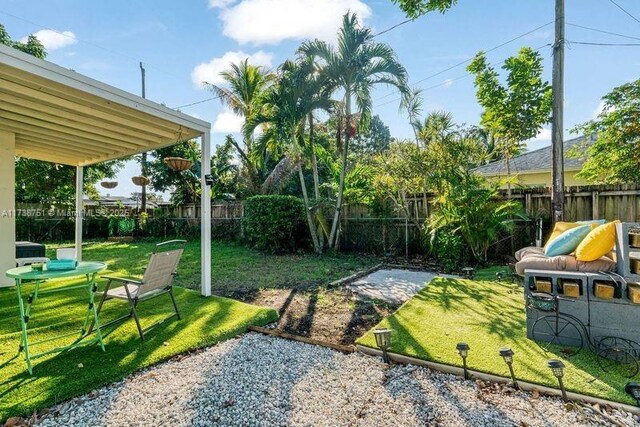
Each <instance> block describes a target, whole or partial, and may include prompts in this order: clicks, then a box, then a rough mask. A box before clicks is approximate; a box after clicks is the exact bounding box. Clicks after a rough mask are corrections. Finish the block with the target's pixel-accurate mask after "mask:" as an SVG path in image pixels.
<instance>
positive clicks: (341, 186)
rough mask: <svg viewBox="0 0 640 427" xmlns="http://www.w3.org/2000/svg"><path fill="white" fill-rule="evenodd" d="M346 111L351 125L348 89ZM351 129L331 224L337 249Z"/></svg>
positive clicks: (331, 238)
mask: <svg viewBox="0 0 640 427" xmlns="http://www.w3.org/2000/svg"><path fill="white" fill-rule="evenodd" d="M345 100H346V102H345V112H346V126H347V128H348V127H349V126H350V125H351V91H350V90H349V89H347V91H346V93H345ZM350 136H351V135H350V129H347V132H345V138H344V147H343V148H342V169H341V170H340V183H339V185H338V200H337V202H336V212H335V215H334V216H333V223H332V224H331V234H329V247H332V248H334V249H335V247H336V243H337V241H338V239H337V234H338V225H339V223H340V211H341V210H342V195H343V193H344V178H345V176H346V174H347V154H348V152H349V139H350Z"/></svg>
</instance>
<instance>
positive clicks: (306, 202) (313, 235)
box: [298, 164, 322, 254]
mask: <svg viewBox="0 0 640 427" xmlns="http://www.w3.org/2000/svg"><path fill="white" fill-rule="evenodd" d="M298 176H299V177H300V186H301V187H302V198H303V199H304V211H305V213H306V214H307V224H308V225H309V233H310V234H311V240H312V241H313V250H314V251H315V252H316V253H317V254H321V253H322V248H321V247H320V243H319V242H318V233H317V231H316V224H315V223H314V222H313V216H312V215H311V210H310V208H309V195H308V194H307V185H306V183H305V182H304V174H303V173H302V164H300V165H298Z"/></svg>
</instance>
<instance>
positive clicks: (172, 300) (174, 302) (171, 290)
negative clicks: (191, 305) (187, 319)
mask: <svg viewBox="0 0 640 427" xmlns="http://www.w3.org/2000/svg"><path fill="white" fill-rule="evenodd" d="M169 296H170V297H171V302H172V303H173V309H174V310H175V311H176V316H177V317H178V320H180V319H181V317H180V312H179V311H178V304H176V298H175V296H174V295H173V287H171V288H169Z"/></svg>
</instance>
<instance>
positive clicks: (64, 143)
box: [0, 45, 211, 166]
mask: <svg viewBox="0 0 640 427" xmlns="http://www.w3.org/2000/svg"><path fill="white" fill-rule="evenodd" d="M210 127H211V126H210V124H209V123H207V122H205V121H202V120H199V119H196V118H195V117H191V116H188V115H186V114H183V113H180V112H178V111H175V110H172V109H170V108H167V107H164V106H162V105H160V104H157V103H154V102H151V101H148V100H146V99H143V98H141V97H138V96H135V95H132V94H130V93H127V92H125V91H122V90H120V89H117V88H115V87H112V86H109V85H106V84H104V83H101V82H99V81H97V80H93V79H90V78H88V77H85V76H83V75H81V74H78V73H76V72H74V71H71V70H68V69H66V68H63V67H60V66H58V65H55V64H52V63H50V62H47V61H43V60H41V59H37V58H34V57H33V56H31V55H28V54H25V53H23V52H20V51H18V50H16V49H12V48H9V47H6V46H3V45H0V130H2V131H7V132H10V133H13V134H15V154H16V156H21V157H28V158H32V159H38V160H44V161H49V162H54V163H61V164H66V165H71V166H86V165H90V164H93V163H98V162H102V161H105V160H112V159H116V158H121V157H126V156H130V155H132V154H137V153H141V152H145V151H150V150H154V149H157V148H162V147H166V146H170V145H173V144H175V143H176V142H177V141H178V140H186V139H190V138H194V137H198V136H200V135H202V134H205V133H208V132H209V130H210Z"/></svg>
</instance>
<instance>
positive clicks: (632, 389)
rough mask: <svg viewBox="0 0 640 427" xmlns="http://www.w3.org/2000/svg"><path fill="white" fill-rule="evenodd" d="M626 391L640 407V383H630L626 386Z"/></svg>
mask: <svg viewBox="0 0 640 427" xmlns="http://www.w3.org/2000/svg"><path fill="white" fill-rule="evenodd" d="M624 391H626V392H627V394H629V395H631V396H632V397H633V398H634V399H635V400H636V404H637V405H638V406H640V383H637V382H635V381H631V382H628V383H627V385H625V386H624Z"/></svg>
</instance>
